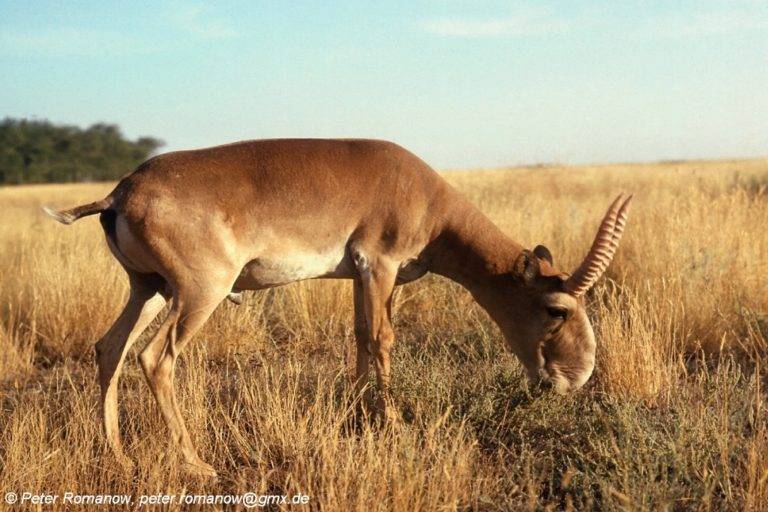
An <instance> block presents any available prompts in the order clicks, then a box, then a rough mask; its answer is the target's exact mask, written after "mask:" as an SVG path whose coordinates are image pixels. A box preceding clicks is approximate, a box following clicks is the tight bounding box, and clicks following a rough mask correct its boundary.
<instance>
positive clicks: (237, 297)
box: [227, 292, 243, 306]
mask: <svg viewBox="0 0 768 512" xmlns="http://www.w3.org/2000/svg"><path fill="white" fill-rule="evenodd" d="M227 299H229V300H230V302H234V303H235V304H237V305H238V306H239V305H240V304H242V303H243V294H242V292H238V293H235V292H232V293H230V294H229V295H227Z"/></svg>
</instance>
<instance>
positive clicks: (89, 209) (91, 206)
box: [43, 196, 114, 224]
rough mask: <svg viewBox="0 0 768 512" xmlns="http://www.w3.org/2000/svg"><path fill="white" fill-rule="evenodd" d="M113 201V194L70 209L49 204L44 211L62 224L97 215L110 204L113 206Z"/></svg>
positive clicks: (44, 207)
mask: <svg viewBox="0 0 768 512" xmlns="http://www.w3.org/2000/svg"><path fill="white" fill-rule="evenodd" d="M113 201H114V199H113V198H112V196H107V197H105V198H104V199H102V200H101V201H96V202H93V203H88V204H84V205H82V206H76V207H74V208H70V209H69V210H61V211H56V210H54V209H52V208H49V207H48V206H43V211H44V212H45V213H47V214H48V215H50V216H51V217H53V218H54V219H56V220H57V221H59V222H61V223H62V224H72V223H73V222H75V221H76V220H77V219H79V218H81V217H86V216H88V215H95V214H97V213H101V212H103V211H104V210H107V209H108V208H109V207H110V206H112V203H113Z"/></svg>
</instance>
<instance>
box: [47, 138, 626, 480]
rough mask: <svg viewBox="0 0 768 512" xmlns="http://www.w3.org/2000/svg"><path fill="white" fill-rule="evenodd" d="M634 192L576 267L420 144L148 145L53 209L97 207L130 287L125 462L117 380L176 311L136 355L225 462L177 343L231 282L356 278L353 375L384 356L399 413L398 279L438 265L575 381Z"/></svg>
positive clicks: (103, 354) (552, 367) (589, 359)
mask: <svg viewBox="0 0 768 512" xmlns="http://www.w3.org/2000/svg"><path fill="white" fill-rule="evenodd" d="M630 200H631V196H630V197H629V198H626V199H625V198H624V197H623V196H619V197H618V198H617V199H616V200H615V201H614V202H613V204H612V205H611V206H610V208H609V209H608V212H607V213H606V215H605V217H604V218H603V221H602V223H601V225H600V228H599V231H598V233H597V236H596V238H595V240H594V243H593V245H592V248H591V249H590V251H589V252H588V254H587V256H586V257H585V259H584V261H583V262H582V263H581V265H580V266H579V267H578V268H577V269H576V270H575V271H574V272H573V274H571V275H568V274H565V273H563V272H560V271H559V270H557V269H556V268H555V267H554V266H553V263H552V256H551V254H550V252H549V250H548V249H547V248H546V247H544V246H541V245H539V246H537V247H536V248H535V249H533V251H529V250H526V249H524V248H523V247H521V246H520V245H518V244H517V243H515V242H513V241H512V240H510V239H509V238H508V237H507V236H506V235H505V234H504V233H502V232H501V230H499V228H497V227H496V226H495V225H494V224H493V223H492V222H491V221H490V220H489V219H488V218H487V217H486V216H485V215H483V214H482V213H481V212H480V211H479V210H478V209H477V208H475V207H474V206H472V205H471V204H470V203H469V202H467V201H466V200H465V199H464V198H463V197H462V196H461V195H459V194H458V193H457V192H456V191H455V190H454V189H453V188H452V187H451V186H450V185H448V183H447V182H446V181H445V180H444V179H443V178H441V177H440V176H439V175H438V174H437V173H436V172H435V171H433V170H432V169H431V168H430V167H429V166H428V165H427V164H425V163H424V162H423V161H422V160H420V159H419V158H417V157H416V156H414V155H413V154H412V153H410V152H408V151H406V150H405V149H403V148H401V147H399V146H397V145H395V144H392V143H390V142H383V141H374V140H318V139H295V140H294V139H292V140H261V141H248V142H239V143H235V144H230V145H225V146H218V147H213V148H208V149H201V150H195V151H178V152H173V153H167V154H164V155H160V156H157V157H154V158H152V159H150V160H149V161H147V162H145V163H144V164H142V165H141V166H140V167H139V168H138V169H136V171H135V172H133V173H132V174H130V175H128V176H127V177H126V178H124V179H123V180H121V181H120V183H119V184H118V185H117V187H116V188H115V189H114V190H113V191H112V192H111V193H110V194H109V195H108V196H107V197H106V198H104V199H102V200H101V201H96V202H94V203H91V204H87V205H84V206H78V207H76V208H72V209H70V210H65V211H61V212H56V211H53V210H50V209H46V211H47V212H48V213H49V214H50V215H52V216H53V217H54V218H55V219H56V220H58V221H60V222H62V223H64V224H70V223H72V222H74V221H75V220H77V219H79V218H81V217H84V216H86V215H93V214H96V213H100V214H101V224H102V226H103V228H104V232H105V234H106V239H107V243H108V245H109V248H110V250H111V251H112V254H113V255H114V256H115V258H117V260H118V261H119V262H120V264H121V265H122V266H123V268H124V269H125V271H126V272H127V273H128V278H129V281H130V288H131V289H130V297H129V299H128V302H127V304H126V305H125V309H124V310H123V312H122V313H121V314H120V316H119V317H118V319H117V320H116V321H115V323H114V325H113V326H112V327H111V328H110V329H109V331H108V332H107V333H106V334H105V335H104V337H103V338H101V339H100V340H99V341H98V342H97V343H96V347H95V348H96V359H97V363H98V368H99V377H98V379H99V384H100V387H101V402H102V403H101V406H102V407H101V410H102V414H103V418H102V419H103V423H104V429H105V433H106V438H107V440H108V443H109V445H110V446H111V448H112V450H113V451H114V453H115V455H116V456H117V457H118V459H120V460H121V461H122V462H123V463H124V464H128V465H130V464H131V463H130V460H129V459H127V458H126V456H125V455H124V454H123V450H122V447H121V443H120V435H119V429H118V420H117V419H118V413H117V381H118V378H119V375H120V370H121V366H122V364H123V360H124V359H125V355H126V352H127V351H128V349H129V348H130V346H131V344H132V343H133V342H134V341H135V340H136V339H137V338H138V337H139V335H140V334H141V333H142V331H144V329H145V328H146V327H147V326H148V325H149V324H150V322H151V321H152V320H153V319H154V318H155V316H156V315H157V314H158V313H159V312H160V310H161V309H162V308H163V307H164V305H165V304H166V301H167V300H170V302H171V308H170V311H169V313H168V315H167V317H166V318H165V320H164V321H163V322H162V325H161V326H160V328H159V330H158V332H157V333H156V334H155V335H154V337H153V338H152V339H151V341H149V343H148V344H147V346H146V348H144V349H143V350H142V351H141V353H140V355H139V361H140V364H141V367H142V369H143V370H144V373H145V375H146V378H147V381H148V383H149V386H150V388H151V389H152V392H153V394H154V396H155V399H156V401H157V404H158V406H159V409H160V412H161V413H162V416H163V418H164V420H165V423H166V424H167V425H168V428H169V430H170V432H171V436H172V438H173V439H174V440H175V441H176V442H177V443H178V444H179V445H180V447H181V450H182V453H183V457H184V461H185V463H186V464H188V466H189V469H191V470H192V471H195V472H197V473H201V474H205V475H211V476H213V475H215V472H214V469H213V468H212V467H211V466H210V465H208V464H206V463H205V462H203V461H202V460H201V459H200V457H199V456H198V454H197V451H196V450H195V447H194V446H193V444H192V441H191V439H190V436H189V434H188V432H187V429H186V427H185V426H184V421H183V420H182V416H181V413H180V411H179V407H178V405H177V402H176V397H175V395H174V387H173V376H174V368H175V366H176V359H177V357H178V355H179V353H181V351H182V350H183V349H184V347H185V346H186V345H187V344H188V343H189V340H190V339H191V338H192V336H193V335H194V334H195V332H196V331H197V330H198V329H199V328H200V327H201V326H202V325H203V323H204V322H205V321H206V320H207V319H208V317H209V315H210V314H211V313H212V312H213V310H214V309H215V308H216V306H217V305H218V304H219V303H220V302H221V301H222V300H223V299H224V298H226V297H227V296H228V294H230V292H231V291H233V290H234V291H239V290H259V289H265V288H270V287H274V286H279V285H283V284H286V283H290V282H293V281H298V280H302V279H312V278H337V279H338V278H341V279H352V280H353V281H354V285H353V286H354V322H355V329H354V332H355V339H356V343H357V361H356V371H355V376H356V383H357V386H358V389H359V388H360V387H361V386H362V384H363V382H364V381H365V380H366V379H367V374H368V368H369V357H371V356H372V357H373V365H374V367H375V370H376V378H377V385H378V389H379V395H378V400H377V405H376V407H377V409H378V410H379V411H380V413H381V414H382V415H383V416H384V418H386V419H391V418H393V417H394V416H395V412H394V409H393V404H392V401H391V396H390V392H389V384H390V351H391V349H392V344H393V342H394V333H393V331H392V320H391V309H392V293H393V290H394V288H395V286H397V285H399V284H403V283H406V282H409V281H413V280H415V279H418V278H419V277H421V276H423V275H424V274H426V273H427V272H434V273H436V274H440V275H443V276H445V277H447V278H449V279H452V280H454V281H456V282H458V283H459V284H461V285H462V286H464V287H465V288H467V289H468V290H469V292H470V293H471V294H472V296H473V297H474V298H475V300H476V301H477V302H478V303H479V304H480V305H481V306H482V307H483V308H484V309H485V310H486V311H487V312H488V314H489V315H490V316H491V318H492V319H493V320H494V321H495V322H496V323H497V324H498V326H499V327H500V329H501V331H502V332H503V334H504V336H505V338H506V340H507V343H508V345H509V348H510V349H511V350H512V352H513V353H514V354H515V355H516V356H517V357H518V358H519V359H520V361H521V363H522V365H523V366H524V368H525V370H526V372H527V374H528V376H529V377H530V378H531V379H534V380H537V381H541V382H543V383H545V384H548V385H549V386H551V387H553V388H554V389H555V390H556V391H557V392H560V393H564V392H567V391H570V390H574V389H576V388H578V387H580V386H581V385H583V384H584V383H585V382H586V381H587V379H588V378H589V377H590V375H591V374H592V369H593V367H594V364H595V337H594V334H593V332H592V327H591V324H590V322H589V319H588V318H587V315H586V312H585V307H584V298H583V297H584V293H585V292H586V291H587V290H588V289H589V288H590V287H591V286H592V285H593V284H594V283H595V281H597V279H598V278H599V277H600V275H601V274H602V273H603V272H604V271H605V269H606V268H607V266H608V264H609V263H610V261H611V259H612V257H613V255H614V253H615V252H616V248H617V246H618V243H619V238H620V237H621V233H622V231H623V229H624V225H625V222H626V219H627V212H628V208H629V203H630Z"/></svg>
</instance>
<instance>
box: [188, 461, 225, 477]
mask: <svg viewBox="0 0 768 512" xmlns="http://www.w3.org/2000/svg"><path fill="white" fill-rule="evenodd" d="M184 472H185V473H187V474H189V475H193V476H199V477H202V478H210V479H213V480H216V479H218V478H219V475H218V474H217V473H216V470H215V469H213V466H211V465H210V464H206V463H205V462H203V461H196V462H185V463H184Z"/></svg>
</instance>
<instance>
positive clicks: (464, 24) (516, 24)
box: [421, 9, 569, 37]
mask: <svg viewBox="0 0 768 512" xmlns="http://www.w3.org/2000/svg"><path fill="white" fill-rule="evenodd" d="M421 28H422V29H423V30H425V31H426V32H429V33H431V34H437V35H440V36H448V37H499V36H533V35H542V34H551V33H556V32H563V31H565V30H567V29H568V28H569V24H568V22H567V21H565V20H563V19H560V18H557V17H556V16H554V15H552V13H551V12H550V11H549V10H548V9H531V10H526V11H518V12H515V13H512V14H510V15H507V16H503V17H497V18H490V19H488V18H487V19H470V18H434V19H429V20H425V21H423V22H422V23H421Z"/></svg>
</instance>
